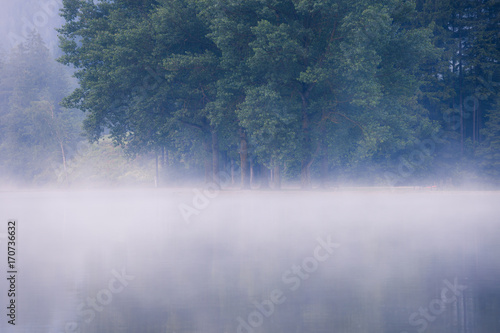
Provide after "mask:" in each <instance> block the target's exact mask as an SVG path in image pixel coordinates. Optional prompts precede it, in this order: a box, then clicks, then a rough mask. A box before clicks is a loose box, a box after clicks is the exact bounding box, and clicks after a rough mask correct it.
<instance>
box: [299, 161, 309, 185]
mask: <svg viewBox="0 0 500 333" xmlns="http://www.w3.org/2000/svg"><path fill="white" fill-rule="evenodd" d="M310 162H311V161H310V158H309V159H303V160H302V164H301V167H300V187H301V188H302V189H305V190H307V189H310V188H311V163H310Z"/></svg>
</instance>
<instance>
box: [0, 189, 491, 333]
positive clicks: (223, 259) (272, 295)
mask: <svg viewBox="0 0 500 333" xmlns="http://www.w3.org/2000/svg"><path fill="white" fill-rule="evenodd" d="M499 199H500V193H498V192H445V191H439V192H438V191H436V192H433V191H407V192H401V191H398V192H390V191H372V192H360V191H357V192H353V191H331V192H314V191H282V192H271V191H252V192H250V191H229V190H226V191H218V190H213V189H203V188H199V189H197V190H189V189H183V190H175V189H157V190H99V191H90V190H88V191H76V190H75V191H25V192H22V191H19V192H1V193H0V220H1V221H2V230H1V231H0V237H3V238H1V239H0V241H1V242H2V245H1V248H2V252H3V253H4V255H3V257H4V258H5V257H6V255H5V253H6V252H7V245H6V241H7V240H6V238H5V237H6V236H7V235H6V232H7V226H6V224H7V223H6V222H7V221H8V220H9V219H16V221H17V231H16V237H17V238H16V242H17V243H16V247H17V250H16V251H17V254H16V264H17V271H18V272H17V280H16V291H17V296H16V317H15V323H16V325H15V326H12V325H11V324H8V323H7V320H10V319H9V318H8V316H7V317H6V314H8V309H6V306H7V305H8V299H7V297H6V292H7V290H8V289H9V281H8V280H6V279H5V278H4V279H2V280H1V281H2V282H1V283H0V290H1V295H2V297H0V299H1V302H2V306H1V308H2V309H4V310H3V312H4V313H2V318H3V319H2V320H1V322H0V327H1V331H2V332H235V333H236V332H237V333H253V332H397V333H401V332H495V331H499V329H500V321H499V316H498V314H499V310H500V288H499V285H500V284H499V282H500V262H499V261H498V255H499V254H500V245H499V242H498V237H499V233H500V229H499V227H498V216H499V213H500V207H499V206H498V202H499ZM2 267H6V262H5V259H3V263H2ZM2 271H3V272H2V273H5V275H8V274H7V273H6V271H7V268H2Z"/></svg>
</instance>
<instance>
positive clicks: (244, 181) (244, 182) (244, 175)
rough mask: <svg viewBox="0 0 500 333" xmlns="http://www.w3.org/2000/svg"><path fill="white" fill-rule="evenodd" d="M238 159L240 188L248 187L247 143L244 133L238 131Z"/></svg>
mask: <svg viewBox="0 0 500 333" xmlns="http://www.w3.org/2000/svg"><path fill="white" fill-rule="evenodd" d="M240 160H241V188H242V189H249V188H250V174H249V165H248V145H247V139H246V136H245V133H244V132H243V130H241V132H240Z"/></svg>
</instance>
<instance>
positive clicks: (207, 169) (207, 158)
mask: <svg viewBox="0 0 500 333" xmlns="http://www.w3.org/2000/svg"><path fill="white" fill-rule="evenodd" d="M203 150H204V151H205V154H204V155H205V156H204V160H205V183H210V182H211V181H212V161H211V159H210V143H209V141H208V139H207V138H206V137H205V138H204V139H203Z"/></svg>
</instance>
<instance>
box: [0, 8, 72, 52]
mask: <svg viewBox="0 0 500 333" xmlns="http://www.w3.org/2000/svg"><path fill="white" fill-rule="evenodd" d="M0 6H1V7H0V8H1V10H0V36H1V39H0V47H1V50H2V52H3V53H6V52H8V51H9V50H10V49H11V48H12V47H14V46H16V45H17V44H18V43H19V42H20V41H23V39H24V38H25V37H26V36H27V33H28V32H29V30H32V29H35V30H36V31H37V32H38V33H39V34H40V35H41V36H42V38H43V39H44V41H45V43H46V44H47V46H48V47H49V49H50V50H51V51H52V52H54V54H56V55H57V54H59V50H58V47H57V44H58V38H57V32H56V31H55V30H54V29H55V28H58V27H60V26H61V25H62V24H63V22H64V20H63V19H62V18H61V17H60V16H59V12H58V11H59V8H61V6H62V1H61V0H19V1H9V0H1V1H0Z"/></svg>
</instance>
